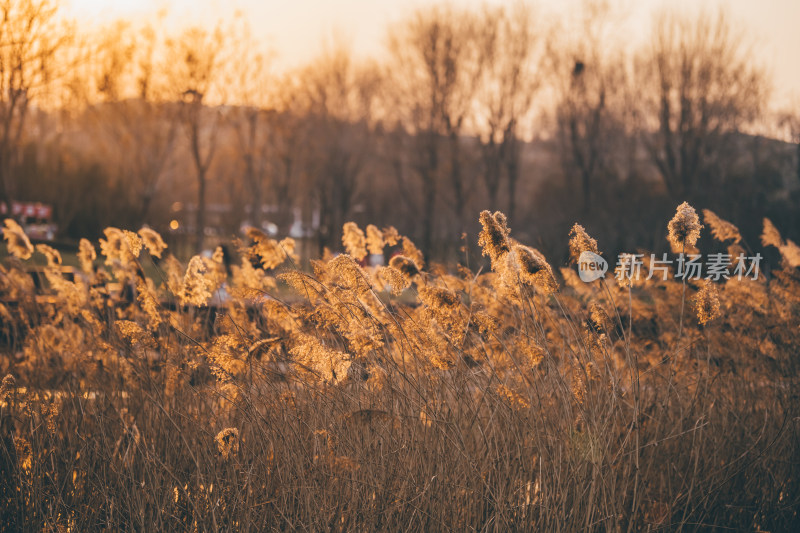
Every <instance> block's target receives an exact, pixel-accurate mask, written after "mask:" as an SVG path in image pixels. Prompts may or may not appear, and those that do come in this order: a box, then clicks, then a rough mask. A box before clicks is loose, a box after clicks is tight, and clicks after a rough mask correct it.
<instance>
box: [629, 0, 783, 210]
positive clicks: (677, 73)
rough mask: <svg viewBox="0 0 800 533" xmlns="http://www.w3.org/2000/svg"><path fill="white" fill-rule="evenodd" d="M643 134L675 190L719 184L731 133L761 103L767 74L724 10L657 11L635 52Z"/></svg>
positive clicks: (675, 193) (690, 191)
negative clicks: (649, 33) (642, 45)
mask: <svg viewBox="0 0 800 533" xmlns="http://www.w3.org/2000/svg"><path fill="white" fill-rule="evenodd" d="M637 70H638V72H639V73H640V78H639V80H640V81H639V87H640V92H639V96H640V98H641V101H642V104H643V109H644V117H645V124H644V131H643V138H644V139H645V145H646V147H647V150H648V152H649V154H650V157H651V159H652V161H653V163H654V164H655V166H656V168H657V169H658V172H659V174H660V175H661V177H662V179H663V181H664V184H665V185H666V187H667V190H668V191H669V193H670V194H671V195H672V197H673V198H691V197H692V195H694V194H696V193H698V192H702V191H703V190H705V191H708V190H709V189H710V188H711V187H716V186H719V178H720V177H721V173H720V172H719V170H720V167H719V164H720V158H721V157H722V156H724V155H726V153H729V152H730V148H729V147H730V145H731V143H732V142H734V140H733V134H735V133H737V132H740V131H742V129H743V128H744V127H745V126H747V125H748V124H749V123H751V122H753V121H754V120H755V119H756V118H757V116H758V115H759V113H760V112H761V111H762V109H763V106H764V104H765V101H766V98H765V97H766V90H767V86H766V77H765V74H764V73H763V71H762V70H761V69H760V68H759V67H758V66H757V65H756V64H755V61H754V59H753V56H752V53H751V51H750V49H749V48H748V47H747V42H746V37H745V35H744V34H743V33H742V31H741V30H738V29H737V28H736V27H735V26H734V25H733V24H732V23H731V22H730V20H729V19H728V17H727V15H726V14H725V12H724V11H722V10H720V11H718V12H717V13H715V14H711V13H707V12H706V13H700V14H698V15H696V16H690V15H687V14H679V13H677V12H675V11H662V12H660V13H658V14H657V15H656V19H655V21H654V31H653V34H652V40H651V42H650V43H649V45H648V46H647V47H646V48H645V49H644V50H643V52H642V54H641V56H640V57H639V61H638V65H637Z"/></svg>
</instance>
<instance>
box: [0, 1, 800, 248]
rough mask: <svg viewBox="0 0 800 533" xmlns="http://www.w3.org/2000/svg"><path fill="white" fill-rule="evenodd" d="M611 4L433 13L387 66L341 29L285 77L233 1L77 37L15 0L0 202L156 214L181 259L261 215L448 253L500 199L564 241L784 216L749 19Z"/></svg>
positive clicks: (782, 187) (259, 221)
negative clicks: (371, 227)
mask: <svg viewBox="0 0 800 533" xmlns="http://www.w3.org/2000/svg"><path fill="white" fill-rule="evenodd" d="M613 5H614V4H612V3H609V2H606V1H604V0H586V1H584V2H581V3H579V4H578V5H577V6H576V9H574V10H573V11H571V12H570V13H569V14H568V17H569V18H570V19H572V20H571V22H573V23H570V21H560V20H559V19H558V18H557V17H554V16H553V15H552V14H548V13H546V12H545V11H543V10H535V9H532V8H531V7H530V6H529V5H527V4H526V3H524V2H519V3H513V4H510V5H503V6H498V5H494V4H487V5H485V6H482V7H478V8H471V9H467V8H464V7H461V6H456V5H434V6H428V7H423V8H420V9H417V10H416V11H412V12H410V13H409V14H408V16H406V17H405V18H402V19H400V20H398V21H397V22H395V23H393V24H392V25H391V26H390V27H388V28H387V30H386V36H387V47H386V49H385V50H382V51H380V52H378V51H376V52H375V53H374V54H372V57H363V56H362V55H360V54H357V53H355V52H354V51H353V50H351V49H350V48H349V47H348V46H346V45H344V44H342V43H341V42H334V43H333V44H332V45H329V46H326V47H324V48H323V50H322V51H321V53H320V54H319V55H317V56H316V57H314V58H313V59H311V60H310V61H308V62H307V63H306V64H303V65H294V66H292V68H289V69H287V70H285V71H282V72H281V71H278V70H277V68H276V63H274V62H273V56H274V55H279V54H280V51H276V52H275V53H273V51H272V50H270V49H268V48H267V47H265V46H264V37H265V36H263V35H259V34H258V33H257V32H256V31H255V30H251V29H250V27H249V23H248V21H247V20H246V19H245V18H244V17H243V16H241V14H232V15H231V17H230V18H229V19H225V20H221V21H219V22H218V24H217V25H216V26H215V27H214V28H200V27H188V28H187V27H173V28H170V29H169V30H167V29H166V25H165V24H162V22H163V21H164V19H163V18H161V17H157V18H155V19H153V20H152V21H151V23H150V25H142V24H139V23H135V22H133V21H125V22H117V23H113V24H109V25H107V26H106V27H104V28H99V29H98V28H88V27H79V29H80V31H79V32H76V33H70V30H71V29H73V27H71V26H70V25H69V24H62V23H61V22H57V17H56V15H55V14H56V13H57V7H58V6H57V4H56V3H53V2H50V1H45V0H25V1H21V2H5V3H3V2H0V9H5V12H6V13H8V16H7V17H6V19H5V20H3V21H2V22H1V23H0V43H6V44H4V45H3V47H2V52H1V53H0V67H3V69H2V76H3V77H2V79H0V81H2V84H3V87H2V90H1V91H0V119H2V120H3V122H2V124H0V126H3V125H4V128H3V129H2V131H0V174H2V180H0V181H1V182H2V183H1V184H0V201H3V200H8V199H11V200H13V199H17V198H18V199H20V200H24V201H42V202H46V203H50V204H52V205H53V206H54V208H55V212H56V221H57V223H58V224H59V225H60V226H61V234H62V236H65V237H70V238H75V237H78V236H85V234H86V233H87V232H88V233H93V234H97V233H98V232H99V231H101V230H102V228H103V227H104V226H105V225H116V226H120V227H133V226H139V225H142V224H145V223H146V224H150V225H153V226H154V227H157V228H159V229H160V230H161V231H164V232H166V234H167V236H168V238H171V239H174V241H175V242H182V243H183V249H184V250H186V251H188V249H189V248H190V247H191V248H193V249H202V248H208V247H212V246H214V245H216V244H217V238H216V237H220V238H223V237H225V236H230V235H231V234H233V233H238V232H239V230H240V228H241V227H242V226H243V225H253V226H257V227H260V228H262V229H264V230H266V231H268V232H277V233H278V234H280V235H281V236H285V235H287V234H289V233H291V234H293V235H294V236H296V237H299V238H301V240H302V241H304V242H303V243H301V245H305V246H306V247H307V248H306V250H308V251H310V250H314V251H315V252H316V251H318V252H321V251H322V250H323V249H324V248H326V247H328V248H332V249H340V247H341V243H340V242H339V239H338V236H339V233H340V229H341V226H342V224H343V223H344V222H346V221H348V220H355V221H358V222H364V223H366V222H372V223H376V224H379V225H396V226H397V227H398V228H399V229H400V230H401V231H403V233H404V234H407V235H409V236H410V237H412V238H413V239H414V240H415V241H416V242H417V244H418V245H419V246H420V248H422V249H423V250H424V251H425V252H426V253H428V254H430V255H433V256H438V257H439V258H449V259H452V258H453V257H454V256H455V253H456V249H455V247H453V246H452V243H453V242H455V238H456V237H458V236H459V235H460V234H461V233H462V232H465V233H473V232H474V231H476V229H477V227H476V223H475V220H476V218H477V217H476V214H477V213H478V212H480V211H481V210H482V209H486V208H489V209H502V210H505V211H506V213H507V214H508V215H509V217H510V218H511V219H512V222H514V223H515V224H517V225H518V227H520V232H521V233H523V234H525V233H527V232H530V233H529V235H533V234H535V235H537V236H541V238H542V242H541V243H540V246H541V248H542V249H543V250H544V251H545V252H554V253H556V254H559V253H561V252H562V250H561V249H560V248H556V249H555V250H549V249H548V246H550V243H554V244H553V246H555V247H558V246H559V244H558V243H560V242H562V241H563V239H562V238H561V237H562V236H563V234H564V233H565V232H566V231H568V230H569V227H570V226H571V224H572V223H573V222H574V221H575V219H576V218H577V219H578V220H579V221H580V222H581V223H582V224H585V225H586V226H587V228H589V229H590V230H592V231H593V232H594V233H596V234H598V235H600V236H601V237H602V238H603V240H604V242H607V243H610V244H611V245H612V246H619V247H623V246H627V245H628V244H629V241H630V240H631V239H634V237H635V239H638V240H636V242H637V243H639V244H645V245H647V244H649V243H650V242H653V243H655V242H660V241H661V240H662V239H661V237H662V236H661V235H660V234H657V232H656V231H655V230H653V229H652V228H654V227H657V226H658V224H659V220H660V219H659V217H662V216H665V215H666V211H664V212H663V213H662V212H661V210H660V207H654V208H653V209H651V210H649V211H648V212H647V213H640V214H636V215H635V217H634V218H635V221H636V223H632V224H627V225H625V226H624V227H623V226H621V225H620V224H619V223H618V220H616V216H617V215H616V213H618V212H619V211H621V210H624V209H625V208H626V206H631V205H637V204H639V203H641V202H643V201H646V202H647V203H648V205H651V206H662V205H663V206H669V205H670V204H672V203H673V199H680V200H681V201H683V200H684V199H685V198H684V197H686V198H696V199H697V200H699V201H702V202H705V203H708V205H709V207H711V208H716V209H721V207H720V205H719V204H720V203H725V202H728V203H731V202H739V203H740V204H742V205H743V207H742V208H741V211H737V213H738V214H736V216H742V217H745V216H746V217H761V216H770V217H771V218H773V219H775V220H779V221H783V222H785V223H787V224H789V225H791V223H792V221H793V220H796V216H795V215H793V214H791V213H789V212H788V211H789V207H787V206H790V205H791V202H792V201H793V198H796V194H797V193H796V192H793V191H796V190H797V189H798V187H800V186H798V183H800V182H798V180H800V175H798V174H797V171H796V169H797V168H800V167H798V163H797V159H798V158H800V154H799V153H797V151H796V146H791V145H789V144H784V143H780V142H778V141H775V140H772V139H767V138H763V137H762V136H760V134H764V133H765V132H769V131H775V130H776V128H777V126H778V125H777V123H776V122H775V121H774V120H772V118H771V115H767V114H766V113H765V112H764V111H765V109H766V106H767V103H768V100H767V96H768V91H767V90H766V89H767V85H768V84H767V83H766V82H767V78H766V75H765V74H764V72H763V71H762V70H761V69H760V68H759V67H758V64H757V63H756V62H755V60H754V59H753V56H752V54H751V53H750V49H749V48H747V46H746V44H742V42H741V39H740V37H741V34H740V32H738V31H737V30H736V27H735V26H734V25H733V23H732V22H731V21H729V20H728V19H727V18H726V17H725V16H724V15H722V14H700V15H696V14H692V15H677V14H675V13H672V12H663V13H661V14H660V15H658V16H657V17H655V18H654V19H653V31H652V32H649V34H650V35H651V36H652V38H651V39H650V40H648V41H647V42H644V43H632V42H630V41H629V40H626V32H627V31H629V29H626V27H625V24H624V22H625V20H624V13H622V11H621V10H615V9H613ZM31 6H33V7H35V6H40V7H41V9H40V10H38V11H37V10H36V9H34V10H33V11H30V10H31V9H33V7H31ZM26 10H27V11H26ZM28 11H30V13H29V15H30V16H33V15H31V14H35V16H34V19H36V20H35V21H34V22H31V21H28V19H26V18H25V16H24V13H26V12H28ZM36 17H39V18H38V19H37V18H36ZM12 19H13V20H14V21H15V22H13V23H12V22H10V21H11V20H12ZM45 28H47V29H45ZM23 59H24V61H23ZM21 65H26V66H24V67H23V66H21ZM10 66H15V68H10ZM790 115H791V114H790ZM782 124H783V128H784V131H790V130H791V127H790V126H791V124H792V123H791V120H789V119H785V120H784V121H783V123H782ZM785 138H786V139H790V135H789V134H787V135H785ZM795 142H796V141H795ZM787 168H792V169H793V172H789V173H787V171H786V169H787ZM723 183H724V184H728V185H731V186H729V187H721V184H723ZM733 185H735V187H734V186H733ZM206 204H209V205H208V206H206ZM744 204H747V205H746V206H745V205H744ZM737 205H738V204H737ZM665 209H666V207H665ZM722 210H723V211H726V212H730V210H727V209H722ZM777 211H780V213H778V212H777ZM785 211H786V213H784V212H785ZM173 219H174V220H173ZM798 227H800V225H798ZM212 233H215V234H216V235H215V238H213V239H212V238H208V239H206V238H205V237H206V236H207V235H210V234H212ZM642 238H646V239H647V240H646V241H645V242H644V243H642V242H640V241H641V239H642ZM190 240H191V241H193V242H192V243H191V246H189V244H190V242H189V241H190ZM441 243H448V247H447V248H443V247H442V246H441ZM459 256H460V257H463V256H461V255H460V254H459Z"/></svg>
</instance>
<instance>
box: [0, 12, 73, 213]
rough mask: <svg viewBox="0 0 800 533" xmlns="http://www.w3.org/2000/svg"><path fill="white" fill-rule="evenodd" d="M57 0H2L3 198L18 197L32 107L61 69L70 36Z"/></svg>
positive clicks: (0, 138)
mask: <svg viewBox="0 0 800 533" xmlns="http://www.w3.org/2000/svg"><path fill="white" fill-rule="evenodd" d="M57 7H58V6H57V3H56V2H55V1H53V0H3V1H2V2H0V201H5V202H7V203H9V204H10V203H11V202H12V201H13V200H16V191H17V186H18V180H17V179H16V176H14V170H15V166H16V165H18V164H19V163H20V155H21V149H22V143H23V139H24V135H25V133H26V123H27V120H28V117H29V115H30V111H31V106H32V105H33V104H34V103H35V102H36V101H37V100H40V99H43V97H45V91H46V90H47V89H48V88H49V85H50V84H52V83H53V82H54V81H55V79H57V78H58V77H59V76H60V75H61V74H62V68H64V67H65V66H66V65H64V64H60V63H58V61H57V55H58V54H59V52H60V51H61V49H62V48H63V46H64V44H65V43H66V42H67V39H68V38H69V36H70V32H69V28H68V27H66V26H65V25H64V24H63V23H61V22H60V21H59V20H58V19H57V18H56V12H57Z"/></svg>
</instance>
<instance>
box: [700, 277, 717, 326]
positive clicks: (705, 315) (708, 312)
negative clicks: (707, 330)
mask: <svg viewBox="0 0 800 533" xmlns="http://www.w3.org/2000/svg"><path fill="white" fill-rule="evenodd" d="M694 304H695V310H696V311H697V320H698V321H699V322H700V324H705V323H707V322H709V321H711V320H714V319H715V318H717V317H718V316H719V315H720V305H719V291H718V290H717V288H716V286H715V285H714V284H713V283H712V282H711V281H709V280H706V281H705V282H704V283H703V287H702V288H701V289H700V291H699V292H698V293H697V296H695V300H694Z"/></svg>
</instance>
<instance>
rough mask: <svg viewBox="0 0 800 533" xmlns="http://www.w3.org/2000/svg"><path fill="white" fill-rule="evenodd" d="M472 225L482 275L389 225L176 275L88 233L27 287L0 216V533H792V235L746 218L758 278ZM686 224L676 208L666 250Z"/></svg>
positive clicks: (265, 247)
mask: <svg viewBox="0 0 800 533" xmlns="http://www.w3.org/2000/svg"><path fill="white" fill-rule="evenodd" d="M689 210H691V211H689ZM709 213H710V212H709ZM709 213H707V214H706V215H705V216H704V222H705V223H706V225H709V226H711V228H710V229H712V230H713V232H714V235H715V237H717V238H719V239H720V240H721V241H723V244H724V245H730V246H731V247H732V248H731V249H732V250H733V251H736V249H735V248H733V247H740V248H742V247H743V243H741V242H740V241H741V238H740V237H739V238H737V236H738V230H737V231H735V232H734V231H733V230H735V228H733V229H731V227H728V226H724V224H723V223H724V222H725V221H723V220H721V219H719V218H718V217H716V215H714V214H713V213H710V214H709ZM481 223H482V225H483V231H482V233H481V235H480V239H479V242H480V244H481V246H482V248H483V252H484V254H485V255H486V256H488V257H489V259H490V262H491V269H490V270H488V271H486V272H483V271H480V270H478V271H477V272H476V271H473V270H470V269H469V268H467V267H465V266H460V267H458V269H457V270H456V271H451V270H449V269H448V268H446V267H444V266H442V265H426V264H425V260H424V257H423V255H422V254H421V253H420V252H419V250H417V248H416V247H415V246H414V244H413V243H412V242H411V241H410V240H408V239H407V238H403V237H402V236H400V235H398V234H397V232H396V231H394V230H393V229H392V228H385V229H383V230H381V229H378V228H376V227H374V226H370V227H368V228H367V229H366V232H364V231H362V230H361V229H360V228H358V227H357V226H356V225H354V224H347V225H346V226H345V228H344V239H343V244H344V245H345V247H346V249H347V252H348V254H346V255H338V256H335V257H333V256H329V257H325V258H323V259H322V260H319V261H312V262H311V264H310V268H308V269H306V270H301V269H300V268H298V267H297V264H298V258H297V257H296V256H295V255H294V242H293V241H291V240H290V239H286V240H284V241H280V242H278V241H275V240H273V239H270V238H269V237H268V236H266V235H264V234H263V233H261V232H259V231H257V230H251V231H249V232H248V235H247V240H248V242H247V243H239V253H238V257H239V259H240V260H239V262H238V264H235V265H227V264H226V260H225V254H223V252H222V251H221V250H218V251H217V253H215V254H214V255H213V256H212V257H210V258H206V257H194V258H192V259H191V261H189V263H188V265H186V266H184V265H182V264H181V263H179V262H178V261H177V260H176V259H175V258H174V257H172V256H165V257H164V259H163V260H161V259H159V258H160V257H161V255H162V253H165V250H164V248H165V246H164V243H163V241H161V239H160V237H159V236H158V235H157V234H155V233H154V232H152V231H150V230H142V231H140V232H139V233H138V234H137V233H133V232H129V231H121V230H117V229H114V228H109V229H107V230H106V236H105V239H101V241H100V243H99V244H100V252H101V254H100V255H101V259H100V260H98V259H97V251H96V248H95V246H94V245H93V244H92V243H90V242H89V241H82V242H81V246H80V259H81V261H80V262H81V264H82V269H83V274H82V275H77V276H75V277H74V278H70V277H68V276H65V275H64V273H63V271H62V269H61V268H60V266H59V263H60V261H61V258H60V256H59V255H58V253H57V252H56V251H55V250H52V249H48V248H46V247H44V248H43V247H39V249H38V250H37V251H36V252H38V253H42V254H44V255H45V256H46V258H47V260H48V267H46V268H45V270H44V273H43V275H44V277H45V278H46V283H45V285H46V286H47V287H48V291H49V293H48V295H42V294H41V293H40V292H41V291H39V292H37V289H36V287H35V284H34V282H33V280H32V278H31V275H30V274H29V273H28V272H27V270H26V266H25V263H24V260H26V259H27V258H29V257H31V255H32V254H34V253H36V252H35V249H34V247H32V246H31V244H30V242H29V241H28V240H27V238H26V237H25V236H24V233H22V230H21V228H18V227H15V226H14V225H13V224H11V223H8V222H7V223H6V232H5V235H6V240H7V243H8V248H9V251H10V252H11V253H12V254H14V255H16V256H17V257H16V258H12V259H10V260H8V261H7V263H6V264H5V265H3V266H2V267H0V295H2V300H1V301H2V304H0V315H2V327H1V329H2V335H3V337H2V340H3V343H4V344H3V353H4V355H3V357H2V359H0V364H2V368H0V370H2V375H7V376H8V377H6V379H5V380H4V381H3V384H2V390H1V391H0V393H1V394H0V396H2V397H1V398H0V401H2V403H0V438H2V443H0V524H2V525H3V529H5V530H8V531H12V530H23V531H33V530H37V531H38V530H48V531H49V530H73V531H88V530H103V529H106V530H147V531H150V530H191V531H208V530H214V531H216V530H236V531H241V530H256V531H263V530H273V529H281V530H290V529H291V530H306V531H309V530H310V531H317V530H335V531H345V530H348V531H349V530H356V531H382V530H412V531H414V530H446V531H470V530H480V531H508V530H526V531H527V530H530V531H543V530H544V531H559V530H566V531H575V530H584V529H588V530H611V531H641V530H662V529H666V530H673V529H682V530H683V529H685V530H695V529H712V528H719V529H736V530H768V531H787V530H792V529H793V528H797V526H798V525H799V524H800V518H798V515H797V509H798V503H800V490H798V489H799V488H800V486H799V482H798V466H797V465H798V461H800V453H798V452H799V451H800V446H798V442H800V441H799V440H798V437H800V427H798V420H800V418H799V416H800V413H798V411H799V410H800V409H799V407H800V403H799V402H798V386H797V383H798V382H797V363H798V345H799V344H798V341H800V329H799V326H798V324H800V320H799V319H800V273H798V268H797V267H798V262H797V255H793V254H796V253H797V246H796V245H795V244H794V243H791V242H790V241H789V242H786V241H783V239H782V238H781V236H780V234H779V232H778V230H777V229H776V228H774V226H772V225H771V223H770V224H768V225H767V226H766V227H765V233H764V240H765V244H766V245H771V246H775V247H777V248H778V249H779V250H780V251H781V253H782V257H783V267H782V268H781V269H780V270H778V271H775V272H773V275H771V276H770V277H769V278H768V279H767V278H766V277H765V276H764V275H763V274H762V275H760V276H759V277H758V279H746V280H737V279H730V280H727V281H722V282H716V283H701V282H695V281H688V282H684V283H681V282H678V281H675V280H674V279H673V278H672V277H670V278H669V279H668V280H667V281H663V280H660V279H656V278H654V279H652V280H649V281H637V280H629V281H628V282H625V283H619V284H618V283H615V282H614V280H613V278H611V277H610V276H609V278H608V279H606V280H598V281H596V282H594V283H592V284H586V283H583V282H581V281H579V280H578V279H577V275H576V274H575V271H574V268H572V267H565V268H562V269H561V270H560V271H555V270H554V269H553V268H552V267H551V265H550V264H549V263H548V261H547V259H546V258H545V257H544V256H543V255H542V254H541V253H540V252H538V251H537V250H535V249H533V248H531V247H528V246H525V245H523V244H521V243H519V242H517V241H515V240H514V239H513V237H512V235H511V231H510V229H509V228H508V227H507V223H506V220H505V217H504V216H503V215H502V214H501V213H494V214H492V213H488V212H484V213H482V214H481ZM699 226H700V224H699V218H698V217H697V216H696V214H695V213H694V210H693V209H691V208H690V207H689V206H688V205H687V206H685V207H684V206H681V208H680V209H679V212H678V214H677V215H676V219H674V220H673V222H672V223H671V224H670V227H669V230H670V239H671V240H672V241H673V242H672V244H673V245H677V246H679V247H682V248H683V249H687V247H691V246H693V245H694V244H695V242H696V240H697V235H699V233H698V234H696V232H699V231H700V228H699ZM570 244H571V252H572V257H573V260H575V259H576V258H577V257H578V256H579V255H580V253H581V252H583V251H587V250H589V251H595V252H599V251H600V249H598V243H597V242H596V241H595V240H594V239H592V238H591V237H590V236H589V235H588V234H587V233H586V231H585V230H584V229H583V228H582V227H580V226H577V225H576V227H575V228H574V229H573V232H572V233H571V243H570ZM742 249H744V248H742ZM381 250H383V251H385V252H386V253H387V256H388V255H389V254H390V253H394V254H396V255H394V256H393V257H392V259H391V261H390V262H389V264H388V265H387V266H385V267H363V266H361V265H360V264H359V263H358V262H357V261H356V259H355V258H362V257H364V256H365V255H366V254H367V252H370V253H378V252H379V251H381ZM100 261H102V264H99V263H100ZM145 266H147V268H148V270H153V269H155V271H156V272H158V276H157V277H156V279H151V278H148V277H146V276H145V275H144V271H145V269H144V267H145ZM623 281H625V280H623ZM223 291H224V293H225V294H228V295H229V296H230V298H227V299H222V298H220V296H221V295H222V294H223Z"/></svg>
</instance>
